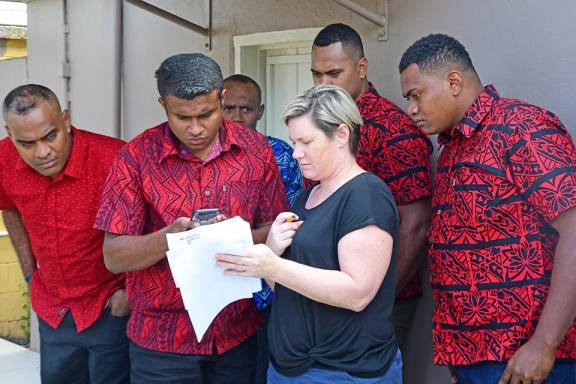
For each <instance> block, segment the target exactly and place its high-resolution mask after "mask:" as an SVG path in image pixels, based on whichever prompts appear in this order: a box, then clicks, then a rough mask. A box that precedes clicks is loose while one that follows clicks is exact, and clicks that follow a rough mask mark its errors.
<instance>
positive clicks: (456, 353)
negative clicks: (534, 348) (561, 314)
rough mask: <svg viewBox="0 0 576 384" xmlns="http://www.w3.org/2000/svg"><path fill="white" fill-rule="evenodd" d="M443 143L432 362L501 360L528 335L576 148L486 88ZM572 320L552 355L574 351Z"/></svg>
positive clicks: (548, 121) (567, 202) (537, 116)
mask: <svg viewBox="0 0 576 384" xmlns="http://www.w3.org/2000/svg"><path fill="white" fill-rule="evenodd" d="M438 141H439V143H440V144H441V145H443V149H442V153H441V154H440V157H439V159H438V173H437V177H436V180H435V183H434V188H435V190H434V198H433V217H432V226H431V228H430V230H429V234H428V238H429V240H430V243H431V245H430V264H431V265H430V268H431V278H430V280H431V283H432V288H433V292H434V300H435V308H434V326H433V338H434V360H435V362H436V363H437V364H458V365H469V364H475V363H477V362H481V361H505V360H507V359H509V358H510V357H511V356H512V355H513V354H514V352H515V351H516V350H517V349H518V347H519V346H520V345H522V344H523V343H525V342H526V341H527V340H528V339H529V338H530V337H531V336H532V334H533V332H534V329H535V327H536V325H537V323H538V319H539V317H540V314H541V312H542V307H543V305H544V302H545V300H546V297H547V294H548V289H549V285H550V276H551V272H552V264H553V259H554V249H555V247H556V243H557V232H556V231H555V230H554V229H553V228H552V226H551V222H552V220H554V218H555V217H556V216H558V215H559V214H560V213H562V212H563V211H565V210H567V209H568V208H570V207H574V206H576V152H575V150H574V144H573V142H572V139H571V138H570V135H569V133H568V132H567V131H566V129H565V128H564V126H563V125H562V123H561V122H560V120H558V118H557V117H556V116H555V115H554V114H552V113H550V112H548V111H546V110H544V109H541V108H538V107H535V106H533V105H530V104H527V103H526V102H523V101H520V100H512V99H503V98H500V97H499V95H498V93H497V92H496V90H495V89H494V88H493V87H492V86H488V87H486V88H485V91H484V92H483V93H482V94H481V95H480V96H479V97H478V99H477V100H476V101H475V102H474V104H472V106H471V107H470V108H469V109H468V111H467V112H466V114H465V115H464V117H463V118H462V120H461V121H460V123H459V124H458V125H457V126H456V127H455V128H454V129H453V130H452V132H451V134H449V135H446V134H443V135H440V136H439V139H438ZM575 336H576V328H575V325H574V324H572V326H571V327H570V329H569V330H568V333H567V335H566V337H565V338H564V340H563V342H562V344H561V345H560V347H559V349H558V351H557V354H556V357H557V358H561V359H574V358H576V347H575V341H576V339H575Z"/></svg>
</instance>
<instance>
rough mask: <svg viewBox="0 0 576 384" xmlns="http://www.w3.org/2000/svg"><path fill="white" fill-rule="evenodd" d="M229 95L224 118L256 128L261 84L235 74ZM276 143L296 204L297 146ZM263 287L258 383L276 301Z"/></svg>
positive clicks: (263, 379) (262, 375) (299, 174)
mask: <svg viewBox="0 0 576 384" xmlns="http://www.w3.org/2000/svg"><path fill="white" fill-rule="evenodd" d="M224 89H226V90H227V91H226V95H225V96H224V101H223V103H222V109H223V117H224V119H226V120H230V121H234V122H236V123H240V124H242V125H245V126H246V127H248V128H252V129H256V125H257V124H258V120H260V119H261V118H262V115H263V114H264V104H262V91H261V89H260V86H259V85H258V83H256V82H255V81H254V80H253V79H251V78H250V77H248V76H244V75H239V74H237V75H232V76H229V77H227V78H226V79H224ZM266 138H267V139H268V142H270V145H271V146H272V150H273V151H274V155H275V157H276V162H277V163H278V168H279V169H280V174H281V175H282V182H283V183H284V187H285V188H286V195H287V196H288V201H289V202H290V205H293V204H294V201H295V200H296V197H298V195H299V194H300V193H301V192H302V190H303V178H302V172H301V171H300V167H299V166H298V162H297V161H296V160H295V159H294V158H293V157H292V152H293V149H292V147H291V146H290V145H288V143H286V142H285V141H283V140H280V139H277V138H275V137H271V136H266ZM262 287H263V288H262V290H261V291H260V292H257V293H255V294H254V300H256V304H257V305H258V308H260V310H261V311H262V317H263V319H264V323H263V324H262V327H261V328H260V329H259V330H258V331H257V337H258V357H257V363H256V381H255V383H256V384H264V383H266V371H267V370H268V340H267V337H266V329H267V326H268V318H269V317H270V305H271V304H272V296H273V294H272V290H271V289H270V287H269V286H268V285H266V283H265V282H264V280H262Z"/></svg>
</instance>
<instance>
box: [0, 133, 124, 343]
mask: <svg viewBox="0 0 576 384" xmlns="http://www.w3.org/2000/svg"><path fill="white" fill-rule="evenodd" d="M72 132H73V134H74V144H73V146H72V152H70V158H69V159H68V163H67V164H66V167H65V168H64V169H63V170H62V172H61V173H60V175H58V177H56V178H55V179H54V180H50V178H48V177H46V176H43V175H42V174H40V173H38V172H37V171H36V170H34V169H33V168H31V167H30V166H28V164H26V163H25V162H24V160H22V158H21V157H20V155H19V154H18V151H17V150H16V148H15V147H14V144H13V143H12V140H10V138H5V139H4V140H2V141H0V164H1V166H0V209H9V208H17V209H18V211H19V212H20V215H21V216H22V220H23V222H24V226H25V227H26V230H27V231H28V235H29V237H30V243H31V245H32V251H33V253H34V256H35V257H36V262H37V264H38V270H36V271H35V272H34V275H33V278H32V281H31V283H30V299H31V302H32V308H34V311H36V313H37V314H38V316H39V317H40V318H41V319H42V320H44V321H45V322H47V323H48V324H50V326H52V327H54V328H57V327H58V325H59V324H60V321H61V320H62V318H63V317H64V315H65V314H66V313H67V312H68V311H69V310H70V311H72V316H73V317H74V322H75V323H76V328H77V329H78V332H80V331H83V330H84V329H86V328H88V327H89V326H90V325H92V323H94V322H95V321H96V320H97V319H98V318H99V317H100V315H101V314H102V311H103V310H104V307H105V306H106V302H107V301H108V298H109V297H110V296H111V295H112V293H113V292H114V291H116V290H118V289H119V288H122V287H124V274H121V275H114V274H113V273H111V272H109V271H108V270H107V269H106V267H105V265H104V258H103V256H102V242H103V241H104V234H103V233H102V232H100V231H98V230H96V229H93V228H92V226H93V224H94V218H95V217H96V211H97V209H98V202H99V201H100V196H101V194H102V188H103V186H104V181H105V180H106V175H107V173H108V169H109V168H110V164H111V163H112V161H113V159H114V158H115V157H116V154H117V153H118V151H119V150H120V148H121V147H122V146H123V145H124V142H123V141H121V140H118V139H114V138H111V137H107V136H102V135H98V134H95V133H90V132H87V131H83V130H80V129H76V128H72Z"/></svg>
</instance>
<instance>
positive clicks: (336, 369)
mask: <svg viewBox="0 0 576 384" xmlns="http://www.w3.org/2000/svg"><path fill="white" fill-rule="evenodd" d="M283 120H284V122H285V123H286V124H287V125H288V129H289V135H290V139H291V140H292V142H293V143H294V154H293V156H294V158H295V159H296V160H298V163H299V164H300V168H301V169H302V172H303V174H304V176H305V177H306V178H308V179H311V180H315V181H318V183H317V184H316V185H315V186H314V187H313V188H311V189H309V190H306V191H305V192H304V193H302V195H300V196H299V197H298V199H297V200H296V202H295V204H294V206H293V212H284V213H282V214H280V215H279V216H278V217H277V218H276V220H275V221H274V223H273V225H272V228H271V230H270V233H269V235H268V239H267V241H266V245H263V244H260V245H256V246H254V247H253V248H251V249H248V250H246V252H245V255H243V256H233V255H217V259H218V264H219V265H220V266H222V267H224V268H226V270H225V273H226V274H229V275H236V276H252V277H262V278H265V279H267V280H268V281H269V282H270V283H271V285H272V284H274V285H275V297H274V305H273V307H272V308H273V309H272V315H271V318H270V324H269V328H268V337H269V346H270V361H271V364H270V367H269V369H268V383H269V384H276V383H288V382H290V383H296V384H297V383H309V382H314V383H335V382H338V383H398V384H399V383H401V381H402V372H401V370H402V369H401V365H402V364H401V358H400V352H399V351H398V348H397V347H396V344H395V340H394V330H393V327H392V325H391V323H390V322H389V321H388V317H389V316H390V313H391V310H392V306H393V302H394V270H395V262H396V261H395V260H396V240H397V233H398V214H397V212H396V208H395V204H394V200H393V198H392V195H391V193H390V191H389V190H388V187H387V186H386V184H385V183H384V182H383V181H382V180H380V179H379V178H378V177H376V176H375V175H373V174H371V173H369V172H365V171H364V170H363V169H362V168H360V167H359V166H358V165H357V163H356V158H355V156H356V150H357V147H358V133H359V130H360V127H361V126H362V118H361V117H360V113H359V112H358V109H357V107H356V105H355V103H354V102H353V100H352V99H351V98H350V96H349V95H348V93H346V91H344V90H343V89H341V88H339V87H336V86H331V85H326V86H317V87H313V88H311V89H309V90H308V91H306V92H305V93H304V94H303V95H301V96H299V97H298V98H297V99H296V100H294V101H293V102H291V103H290V104H289V105H288V106H287V107H286V110H285V112H284V115H283ZM293 215H294V216H296V217H298V218H299V220H298V221H292V220H291V218H292V217H293Z"/></svg>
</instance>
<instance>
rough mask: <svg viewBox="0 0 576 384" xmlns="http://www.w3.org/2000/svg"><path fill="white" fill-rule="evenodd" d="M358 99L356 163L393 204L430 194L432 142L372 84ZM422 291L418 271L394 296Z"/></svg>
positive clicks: (409, 201)
mask: <svg viewBox="0 0 576 384" xmlns="http://www.w3.org/2000/svg"><path fill="white" fill-rule="evenodd" d="M368 86H369V88H368V91H367V92H366V93H365V94H364V95H363V96H362V97H361V98H360V100H359V101H358V109H359V110H360V114H361V115H362V119H363V120H364V125H363V126H362V129H361V130H360V140H359V143H358V155H357V156H356V160H357V162H358V164H359V165H360V166H361V167H362V168H364V169H365V170H366V171H369V172H372V173H374V174H375V175H376V176H378V177H380V178H381V179H382V180H384V182H386V184H387V185H388V188H390V191H391V192H392V195H393V196H394V201H395V202H396V205H397V206H401V205H405V204H408V203H411V202H413V201H416V200H418V199H422V198H426V197H430V196H431V195H432V174H431V171H430V155H431V154H432V150H433V148H432V144H431V143H430V140H429V139H428V137H426V135H424V133H422V131H421V130H420V128H418V127H417V126H416V124H414V121H413V120H412V119H411V118H410V117H409V116H408V115H407V114H406V113H404V111H402V109H400V108H399V107H398V106H397V105H396V104H394V103H392V102H391V101H390V100H388V99H385V98H384V97H382V96H380V95H379V94H378V92H377V91H376V88H374V85H372V83H368ZM421 293H422V286H421V284H420V279H419V276H418V274H415V275H414V276H413V277H412V279H411V280H410V282H408V284H407V285H406V287H405V288H404V289H403V290H402V292H400V294H399V295H397V296H396V300H397V301H404V300H407V299H409V298H412V297H415V296H417V295H420V294H421Z"/></svg>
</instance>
